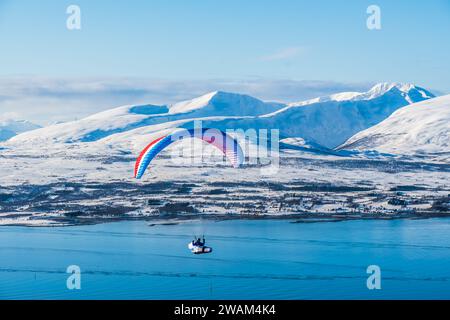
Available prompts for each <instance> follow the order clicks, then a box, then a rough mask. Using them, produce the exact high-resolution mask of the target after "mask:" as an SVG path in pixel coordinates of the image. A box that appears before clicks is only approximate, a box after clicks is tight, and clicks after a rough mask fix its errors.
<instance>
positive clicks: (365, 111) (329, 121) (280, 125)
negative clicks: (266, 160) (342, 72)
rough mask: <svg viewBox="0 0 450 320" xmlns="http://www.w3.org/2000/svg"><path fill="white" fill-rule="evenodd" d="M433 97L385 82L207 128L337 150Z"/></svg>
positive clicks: (418, 89)
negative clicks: (264, 133)
mask: <svg viewBox="0 0 450 320" xmlns="http://www.w3.org/2000/svg"><path fill="white" fill-rule="evenodd" d="M431 97H433V95H432V94H431V93H430V92H428V91H426V90H425V89H422V88H420V87H416V86H413V85H407V84H397V83H393V84H387V83H383V84H378V85H376V86H374V87H373V88H372V89H371V90H369V91H368V92H365V93H354V92H352V93H341V94H337V95H332V96H329V97H322V98H317V99H313V100H309V101H306V102H301V103H298V104H290V105H288V106H287V107H285V108H282V109H280V110H278V111H275V112H273V113H271V114H267V115H263V116H260V117H253V118H245V119H224V120H219V121H215V120H213V121H210V122H207V123H206V125H207V126H214V127H218V128H222V129H226V128H242V129H250V128H255V129H259V128H268V129H279V130H280V137H282V138H303V139H306V140H307V141H310V142H315V143H317V144H319V145H322V146H325V147H327V148H335V147H337V146H339V145H340V144H342V143H344V142H345V141H346V140H347V139H348V138H349V137H351V136H353V135H354V134H356V133H357V132H359V131H361V130H365V129H367V128H369V127H371V126H374V125H376V124H378V123H379V122H381V121H383V120H384V119H386V118H387V117H388V116H390V115H391V114H392V113H393V112H394V111H396V110H397V109H399V108H401V107H404V106H407V105H409V104H410V103H414V102H418V101H423V100H426V99H429V98H431Z"/></svg>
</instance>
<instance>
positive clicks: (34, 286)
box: [0, 219, 450, 299]
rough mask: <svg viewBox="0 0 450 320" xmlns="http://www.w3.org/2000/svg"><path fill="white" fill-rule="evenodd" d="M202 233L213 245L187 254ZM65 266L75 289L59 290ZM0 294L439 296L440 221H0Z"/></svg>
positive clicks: (446, 224) (444, 291) (449, 228)
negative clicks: (77, 276)
mask: <svg viewBox="0 0 450 320" xmlns="http://www.w3.org/2000/svg"><path fill="white" fill-rule="evenodd" d="M202 232H205V233H206V235H207V242H208V243H209V245H210V246H212V247H213V248H214V252H213V253H212V254H209V255H197V256H196V255H192V254H191V253H190V252H189V251H188V250H187V247H186V245H187V242H189V241H190V240H191V238H192V236H193V234H195V233H197V234H199V233H202ZM69 265H78V266H80V268H81V290H68V289H67V287H66V279H67V277H68V276H69V275H68V274H67V273H66V272H65V271H66V268H67V266H69ZM369 265H378V266H380V268H381V276H382V278H381V279H382V280H381V290H368V289H367V286H366V279H367V277H368V275H367V274H366V268H367V266H369ZM0 298H1V299H343V298H350V299H387V298H394V299H415V298H419V299H444V298H445V299H449V298H450V219H429V220H395V221H375V220H372V221H346V222H338V223H313V224H293V223H290V221H281V220H258V221H256V220H253V221H249V220H234V221H222V222H215V221H200V222H198V221H197V222H192V223H185V224H180V225H165V226H164V225H159V226H153V227H150V226H148V225H147V223H145V222H117V223H108V224H100V225H94V226H76V227H64V228H26V227H0Z"/></svg>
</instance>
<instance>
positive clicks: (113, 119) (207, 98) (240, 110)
mask: <svg viewBox="0 0 450 320" xmlns="http://www.w3.org/2000/svg"><path fill="white" fill-rule="evenodd" d="M284 106H285V105H283V104H279V103H266V102H263V101H261V100H258V99H256V98H253V97H250V96H247V95H240V94H234V93H225V92H220V91H217V92H211V93H208V94H206V95H203V96H201V97H198V98H195V99H193V100H189V101H183V102H179V103H176V104H174V105H171V106H158V105H151V104H149V105H139V106H132V105H128V106H122V107H118V108H114V109H111V110H107V111H104V112H100V113H97V114H94V115H92V116H89V117H87V118H84V119H81V120H77V121H72V122H66V123H61V124H55V125H51V126H48V127H45V128H42V129H40V130H38V131H37V132H33V133H30V134H22V135H20V136H18V137H15V138H14V139H13V140H12V142H46V143H49V142H62V143H72V142H92V141H97V140H99V139H102V138H105V137H107V136H110V135H113V134H117V133H120V132H127V131H130V130H133V129H136V128H140V127H148V126H153V125H160V124H164V123H173V124H172V125H169V127H170V126H174V125H175V123H176V121H178V120H183V119H189V121H191V120H190V119H194V118H204V117H211V116H223V117H236V116H237V117H241V116H258V115H262V114H265V113H268V112H273V111H274V110H278V109H279V108H281V107H284Z"/></svg>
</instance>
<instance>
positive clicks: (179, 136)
mask: <svg viewBox="0 0 450 320" xmlns="http://www.w3.org/2000/svg"><path fill="white" fill-rule="evenodd" d="M186 138H198V139H201V140H203V141H205V142H207V143H209V144H211V145H213V146H215V147H216V148H218V149H219V150H221V151H222V152H223V154H224V155H225V156H226V157H227V159H228V160H229V161H230V162H231V164H232V165H233V167H235V168H237V167H239V166H240V165H241V164H242V163H243V161H244V154H243V152H242V149H241V147H240V145H239V143H238V142H237V140H236V139H234V138H233V137H231V136H230V135H229V134H227V133H225V132H223V131H221V130H218V129H210V128H201V129H198V128H197V129H176V130H175V131H173V132H172V133H170V134H168V135H164V136H162V137H158V138H156V139H153V140H152V141H150V143H149V144H148V145H147V146H146V147H145V148H144V149H143V150H142V151H141V154H140V155H139V157H138V158H137V160H136V164H135V167H134V177H135V178H136V179H140V178H141V177H142V175H143V174H144V172H145V170H146V169H147V167H148V166H149V164H150V162H151V161H152V160H153V159H154V158H155V157H156V156H157V155H158V153H160V152H161V151H162V150H164V149H165V148H166V147H167V146H169V145H170V144H171V143H173V142H175V141H179V140H183V139H186Z"/></svg>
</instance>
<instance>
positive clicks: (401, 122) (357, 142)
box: [339, 95, 450, 154]
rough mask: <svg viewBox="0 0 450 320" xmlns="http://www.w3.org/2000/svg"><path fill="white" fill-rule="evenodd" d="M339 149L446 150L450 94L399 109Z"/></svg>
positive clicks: (449, 132) (449, 140)
mask: <svg viewBox="0 0 450 320" xmlns="http://www.w3.org/2000/svg"><path fill="white" fill-rule="evenodd" d="M339 149H357V150H371V149H372V150H377V151H380V152H387V153H394V154H420V153H428V154H430V153H450V95H446V96H442V97H438V98H434V99H431V100H427V101H423V102H420V103H415V104H413V105H410V106H408V107H405V108H401V109H400V110H397V111H396V112H394V113H393V114H392V115H391V116H390V117H389V118H387V119H386V120H384V121H383V122H381V123H380V124H378V125H376V126H374V127H371V128H369V129H367V130H364V131H362V132H359V133H358V134H356V135H354V136H353V137H351V138H350V139H349V140H348V141H347V142H346V143H345V144H343V145H342V146H341V147H340V148H339Z"/></svg>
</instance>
